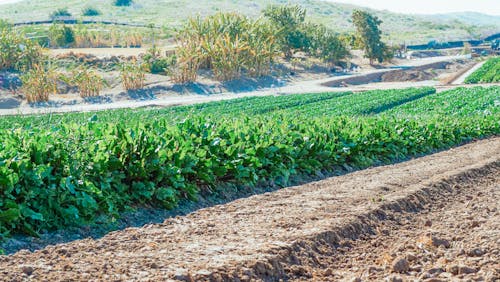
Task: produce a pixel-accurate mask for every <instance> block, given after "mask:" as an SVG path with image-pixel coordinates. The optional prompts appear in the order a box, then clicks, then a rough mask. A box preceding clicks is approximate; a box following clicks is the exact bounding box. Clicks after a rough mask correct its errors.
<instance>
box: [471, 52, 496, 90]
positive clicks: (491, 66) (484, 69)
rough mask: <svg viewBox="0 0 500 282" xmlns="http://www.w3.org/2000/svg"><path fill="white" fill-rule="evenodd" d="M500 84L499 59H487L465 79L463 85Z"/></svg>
mask: <svg viewBox="0 0 500 282" xmlns="http://www.w3.org/2000/svg"><path fill="white" fill-rule="evenodd" d="M495 82H500V57H496V58H492V59H489V60H488V61H487V62H486V63H484V65H483V66H481V68H479V69H478V70H477V71H475V72H474V73H472V74H471V75H470V76H468V77H467V78H466V79H465V83H467V84H474V83H495Z"/></svg>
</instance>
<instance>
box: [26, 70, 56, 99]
mask: <svg viewBox="0 0 500 282" xmlns="http://www.w3.org/2000/svg"><path fill="white" fill-rule="evenodd" d="M58 76H59V75H58V73H57V72H56V71H55V70H54V69H52V68H50V67H47V66H44V65H43V64H37V65H34V66H33V68H32V69H31V70H29V71H28V72H26V73H25V74H23V75H22V76H21V81H22V83H23V84H22V88H21V90H22V92H23V93H24V94H25V95H26V99H27V100H28V103H36V102H47V101H49V95H50V94H55V93H57V81H58Z"/></svg>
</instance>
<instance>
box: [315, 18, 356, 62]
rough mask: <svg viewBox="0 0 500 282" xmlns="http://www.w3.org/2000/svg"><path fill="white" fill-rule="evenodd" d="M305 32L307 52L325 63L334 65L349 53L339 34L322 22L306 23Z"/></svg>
mask: <svg viewBox="0 0 500 282" xmlns="http://www.w3.org/2000/svg"><path fill="white" fill-rule="evenodd" d="M305 34H306V35H307V38H308V42H309V48H308V50H307V51H308V53H309V54H310V55H312V56H314V57H317V58H320V59H321V60H323V62H325V63H327V64H330V65H335V64H336V63H338V62H340V61H341V60H343V59H346V58H347V57H349V55H350V53H349V49H348V47H347V45H346V44H345V43H344V42H343V41H342V40H341V38H340V37H339V35H338V34H336V33H335V32H333V31H332V30H330V29H328V28H327V27H326V26H324V25H322V24H308V25H307V26H306V28H305Z"/></svg>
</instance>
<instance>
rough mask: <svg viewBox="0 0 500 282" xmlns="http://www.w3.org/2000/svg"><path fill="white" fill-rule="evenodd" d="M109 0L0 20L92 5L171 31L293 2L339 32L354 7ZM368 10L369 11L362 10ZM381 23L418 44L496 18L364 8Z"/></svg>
mask: <svg viewBox="0 0 500 282" xmlns="http://www.w3.org/2000/svg"><path fill="white" fill-rule="evenodd" d="M112 2H113V1H112V0H90V1H77V0H51V1H45V0H23V1H20V2H19V3H15V4H5V5H2V6H1V9H0V18H4V19H8V20H9V21H11V22H22V21H31V20H47V19H49V14H50V13H51V12H53V11H54V10H56V9H58V8H65V7H66V8H68V10H69V11H70V12H71V13H72V14H73V15H74V16H75V17H76V18H84V17H83V16H82V9H83V8H84V7H94V8H97V9H98V10H100V11H101V12H102V15H100V16H97V17H94V18H95V19H99V20H113V21H120V22H131V23H145V24H148V23H155V24H157V25H162V26H168V27H175V26H179V25H180V24H181V23H182V22H183V21H184V20H185V19H186V18H188V17H190V16H194V15H197V14H201V15H207V14H212V13H215V12H217V11H239V12H241V13H244V14H247V15H249V16H258V15H259V12H260V11H261V9H263V8H265V7H266V6H267V5H268V4H269V3H274V4H286V3H297V4H300V5H302V6H304V7H306V8H307V9H308V16H309V20H311V21H314V22H322V23H325V24H327V25H328V26H329V27H330V28H332V29H335V30H337V31H339V32H345V31H350V30H352V29H353V27H352V24H351V22H350V15H351V12H352V10H353V9H356V8H360V7H357V6H353V5H348V4H338V3H331V2H326V1H321V0H295V1H289V0H256V1H249V0H197V1H190V0H135V3H134V4H133V5H132V6H130V7H115V6H113V5H112ZM367 10H370V9H367ZM370 11H372V12H374V13H375V14H377V15H378V16H379V17H380V18H381V19H382V20H383V21H384V23H383V25H382V29H383V30H384V32H385V33H386V34H385V36H386V39H387V40H388V41H390V42H392V43H402V42H403V41H405V42H406V43H410V44H413V43H423V42H428V41H430V40H439V41H449V40H465V39H475V38H478V37H481V36H484V35H487V34H491V33H494V32H496V31H498V30H500V17H495V16H487V15H483V14H478V13H455V14H447V15H436V16H419V15H406V14H397V13H392V12H388V11H375V10H370Z"/></svg>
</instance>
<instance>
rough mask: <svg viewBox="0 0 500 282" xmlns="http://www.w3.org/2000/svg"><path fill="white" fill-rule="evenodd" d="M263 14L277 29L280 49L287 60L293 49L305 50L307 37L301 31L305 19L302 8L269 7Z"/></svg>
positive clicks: (291, 6)
mask: <svg viewBox="0 0 500 282" xmlns="http://www.w3.org/2000/svg"><path fill="white" fill-rule="evenodd" d="M263 13H264V16H265V17H266V18H267V19H268V20H269V21H270V22H271V24H272V25H273V26H274V27H275V28H276V29H277V36H278V38H279V40H280V44H281V47H282V48H281V49H282V51H283V53H284V54H285V56H286V57H287V58H290V57H292V56H293V50H294V49H300V50H304V49H307V47H308V46H307V45H308V41H307V36H306V34H305V33H304V30H303V27H304V22H305V19H306V10H305V9H304V8H302V7H301V6H299V5H282V6H276V5H271V6H268V7H267V8H266V9H265V10H264V12H263Z"/></svg>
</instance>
